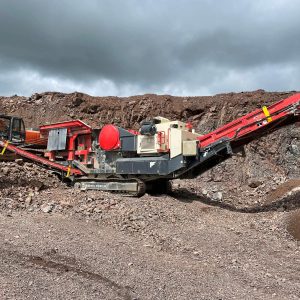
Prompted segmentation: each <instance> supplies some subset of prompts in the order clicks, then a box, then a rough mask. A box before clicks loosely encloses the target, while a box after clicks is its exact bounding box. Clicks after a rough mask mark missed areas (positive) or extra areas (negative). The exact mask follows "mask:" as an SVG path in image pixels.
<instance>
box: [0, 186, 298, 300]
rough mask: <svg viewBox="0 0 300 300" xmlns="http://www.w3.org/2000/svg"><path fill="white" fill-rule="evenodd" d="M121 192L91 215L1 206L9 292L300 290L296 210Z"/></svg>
mask: <svg viewBox="0 0 300 300" xmlns="http://www.w3.org/2000/svg"><path fill="white" fill-rule="evenodd" d="M65 192H70V190H68V189H66V190H65ZM53 193H54V191H53ZM66 194H67V193H65V194H62V195H61V197H62V196H63V195H66ZM80 195H81V196H82V197H91V196H92V195H91V193H80ZM106 196H107V194H103V195H102V198H103V199H102V201H104V202H105V203H108V202H109V201H112V199H107V198H106ZM93 201H95V200H93ZM115 202H117V203H115V204H114V205H110V206H107V208H106V210H103V212H102V213H101V214H99V213H94V214H90V215H86V214H84V213H80V212H79V213H76V212H75V211H74V209H72V208H69V209H68V210H66V211H62V212H59V211H55V210H54V211H52V212H43V211H41V210H40V211H38V210H34V211H32V212H30V210H29V211H28V209H26V210H20V211H19V210H14V211H12V212H9V211H7V210H6V209H2V211H1V214H0V241H1V242H0V248H1V249H0V251H1V256H0V285H1V290H0V299H299V298H300V275H299V274H300V273H299V271H300V270H299V265H300V264H299V263H300V256H299V253H300V252H299V251H300V247H299V243H298V242H297V241H296V240H295V239H293V237H292V236H291V235H290V234H289V232H288V231H287V228H288V224H289V223H288V221H289V220H290V219H291V216H293V217H294V216H295V213H296V212H297V210H296V211H291V212H280V211H270V212H263V213H240V212H233V211H231V210H226V209H223V208H219V207H216V206H210V205H207V204H204V203H202V202H201V201H197V200H194V201H190V200H188V199H186V201H183V200H178V199H176V198H174V197H172V196H163V197H152V198H151V196H144V197H142V198H140V199H132V198H126V197H124V198H122V199H121V200H120V201H119V202H118V201H115ZM138 202H139V203H138ZM138 204H139V210H138V213H139V214H140V215H138V214H137V209H138V208H137V205H138ZM122 207H123V208H122ZM124 207H127V209H128V210H126V212H123V215H121V212H122V211H124ZM146 215H148V216H149V215H150V216H151V218H147V219H146V217H145V216H146ZM97 216H98V217H97ZM101 216H102V217H101ZM142 216H144V219H143V218H142ZM140 218H142V220H140ZM145 220H146V221H145ZM142 221H144V223H141V222H142ZM134 224H135V225H134ZM141 224H142V225H141ZM124 225H125V226H124Z"/></svg>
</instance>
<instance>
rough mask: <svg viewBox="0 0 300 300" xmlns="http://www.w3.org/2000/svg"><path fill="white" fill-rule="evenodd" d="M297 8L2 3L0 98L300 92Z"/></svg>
mask: <svg viewBox="0 0 300 300" xmlns="http://www.w3.org/2000/svg"><path fill="white" fill-rule="evenodd" d="M299 5H300V2H299V1H297V0H294V1H293V0H287V1H282V0H277V1H272V0H265V1H262V0H257V1H251V0H241V1H236V0H227V1H217V0H198V1H197V0H177V1H172V0H162V1H154V0H143V1H139V0H98V1H97V0H90V1H85V2H83V1H80V0H73V1H71V0H52V1H46V0H44V1H41V0H27V1H17V0H2V1H1V2H0V41H1V42H0V68H1V70H2V74H1V75H0V94H3V93H5V94H14V93H16V92H15V91H18V92H19V93H24V94H29V93H31V92H34V91H36V90H42V89H45V90H49V89H53V88H59V89H62V90H65V91H71V90H72V89H76V88H77V89H81V90H82V91H84V92H90V93H94V94H99V95H101V94H107V93H108V92H111V93H115V94H119V95H123V94H133V93H144V92H156V93H166V92H167V93H172V94H175V93H177V94H191V95H192V94H197V93H206V94H211V93H216V92H223V91H230V90H249V89H256V88H264V89H269V90H277V89H279V88H280V89H299V88H300V81H299V70H300V52H299V48H300V39H299V35H300V30H299V28H300V20H299V18H298V15H297V13H298V8H299ZM5 74H7V76H5ZM24 74H27V78H23V79H22V76H26V75H24ZM30 74H31V75H30ZM274 74H276V75H277V77H276V80H274ZM289 76H293V79H292V78H290V77H289ZM14 77H15V78H17V80H16V82H14V80H13V78H14ZM30 78H31V81H30ZM278 78H279V79H280V81H279V82H278V80H279V79H278ZM34 81H35V82H34Z"/></svg>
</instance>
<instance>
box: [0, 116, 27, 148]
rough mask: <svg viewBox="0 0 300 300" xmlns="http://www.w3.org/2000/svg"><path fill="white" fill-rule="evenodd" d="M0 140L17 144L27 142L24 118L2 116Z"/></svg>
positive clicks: (0, 117)
mask: <svg viewBox="0 0 300 300" xmlns="http://www.w3.org/2000/svg"><path fill="white" fill-rule="evenodd" d="M0 139H4V140H7V141H10V142H12V143H15V144H20V143H24V142H25V125H24V121H23V119H22V118H18V117H12V116H7V115H0Z"/></svg>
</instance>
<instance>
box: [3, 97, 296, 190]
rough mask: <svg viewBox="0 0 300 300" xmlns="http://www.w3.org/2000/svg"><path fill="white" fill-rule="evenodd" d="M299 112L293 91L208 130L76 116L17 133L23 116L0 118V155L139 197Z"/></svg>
mask: <svg viewBox="0 0 300 300" xmlns="http://www.w3.org/2000/svg"><path fill="white" fill-rule="evenodd" d="M299 112H300V94H295V95H293V96H291V97H289V98H287V99H284V100H281V101H279V102H277V103H275V104H273V105H271V106H269V107H265V106H264V107H263V108H262V109H257V110H255V111H253V112H251V113H249V114H248V115H246V116H244V117H241V118H239V119H237V120H234V121H233V122H231V123H229V124H227V125H225V126H222V127H220V128H219V129H216V130H215V131H213V132H211V133H208V134H205V135H200V134H199V133H196V132H195V131H194V129H193V128H192V125H191V124H189V123H184V122H181V121H170V120H168V119H166V118H163V117H156V118H154V119H152V120H150V121H144V122H143V123H142V124H141V127H140V129H139V131H134V130H126V129H124V128H121V127H118V126H115V125H113V124H108V125H105V126H104V127H103V128H102V129H92V128H91V127H90V126H89V125H87V124H85V123H84V122H82V121H80V120H72V121H67V122H61V123H56V124H50V125H44V126H40V128H39V130H38V131H26V130H25V129H24V126H23V125H22V126H21V125H20V126H19V128H20V131H22V132H19V133H18V130H17V127H16V126H14V123H13V122H15V121H14V120H21V119H20V118H15V117H7V116H0V125H1V124H2V123H1V121H2V119H3V120H5V122H6V123H5V124H7V125H8V126H6V127H5V128H6V131H5V130H2V131H1V129H0V133H1V137H2V139H1V140H0V147H1V148H2V152H1V154H4V153H5V151H6V149H8V150H10V151H12V152H15V153H16V154H18V155H19V156H22V157H24V158H27V159H30V160H32V161H33V162H36V163H38V164H41V165H43V166H45V167H47V168H50V169H54V170H56V171H57V172H59V173H60V175H61V176H63V178H68V179H69V180H70V182H72V183H73V184H74V186H75V187H77V188H81V189H96V190H107V191H118V192H125V193H129V194H132V195H136V196H140V195H143V194H144V193H145V192H146V191H147V190H153V191H155V192H167V191H168V190H169V189H170V183H169V182H170V180H172V179H175V178H193V177H196V176H198V175H199V174H201V173H203V172H204V171H206V170H207V169H209V168H212V167H213V166H214V165H216V164H218V163H220V162H221V161H223V160H224V159H227V158H228V157H230V156H231V155H232V154H233V153H234V152H235V151H237V149H239V146H241V145H243V144H245V143H247V142H248V141H249V140H251V139H255V138H258V137H259V135H260V134H262V133H265V132H267V131H268V130H270V129H274V128H275V127H278V126H282V125H284V123H285V122H294V121H298V120H299ZM7 120H8V121H7ZM9 121H10V122H11V123H10V124H8V123H9ZM19 122H21V121H19ZM20 124H22V122H21V123H20ZM3 128H4V127H3ZM8 128H10V130H9V129H8ZM29 136H30V137H31V138H30V139H29V138H28V137H29ZM34 137H36V138H34ZM37 148H39V151H37V150H36V149H37ZM41 153H42V154H41Z"/></svg>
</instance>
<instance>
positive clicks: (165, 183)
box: [147, 180, 172, 195]
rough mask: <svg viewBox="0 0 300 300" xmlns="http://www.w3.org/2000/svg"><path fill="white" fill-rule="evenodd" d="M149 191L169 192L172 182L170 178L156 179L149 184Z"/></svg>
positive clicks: (157, 193) (155, 193) (154, 192)
mask: <svg viewBox="0 0 300 300" xmlns="http://www.w3.org/2000/svg"><path fill="white" fill-rule="evenodd" d="M147 192H148V193H149V194H151V195H161V194H169V193H171V192H172V184H171V182H170V181H169V180H156V181H153V182H150V183H148V184H147Z"/></svg>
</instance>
